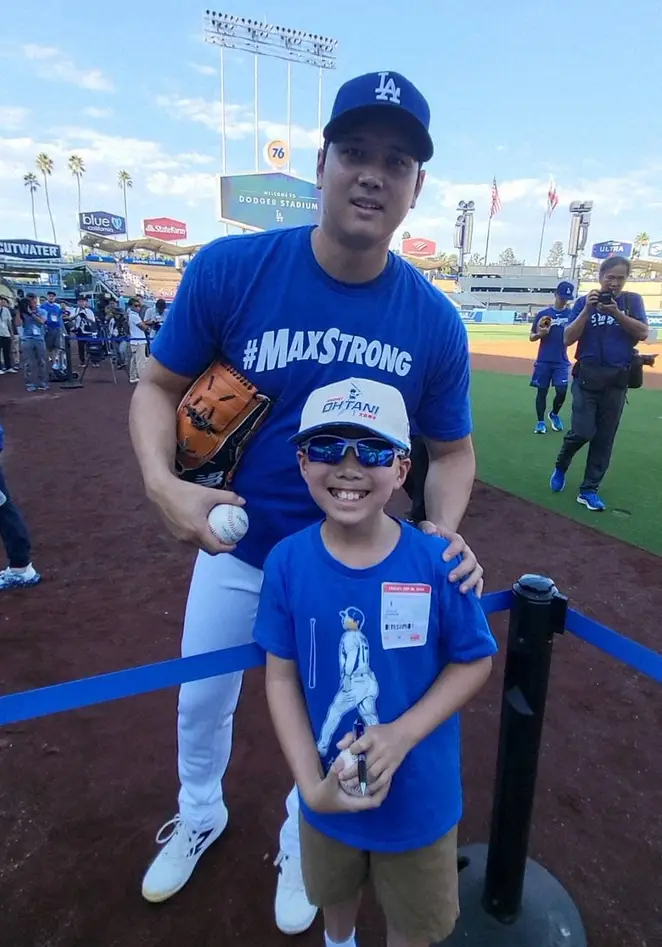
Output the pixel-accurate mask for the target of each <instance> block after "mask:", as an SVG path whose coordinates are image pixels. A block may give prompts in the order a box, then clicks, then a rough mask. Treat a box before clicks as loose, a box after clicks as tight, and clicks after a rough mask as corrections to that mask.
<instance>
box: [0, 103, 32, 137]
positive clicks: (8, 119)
mask: <svg viewBox="0 0 662 947" xmlns="http://www.w3.org/2000/svg"><path fill="white" fill-rule="evenodd" d="M29 114H30V113H29V111H28V109H24V108H20V107H19V106H13V105H0V130H2V131H16V130H17V129H18V128H22V127H23V125H25V120H26V118H27V117H28V115H29Z"/></svg>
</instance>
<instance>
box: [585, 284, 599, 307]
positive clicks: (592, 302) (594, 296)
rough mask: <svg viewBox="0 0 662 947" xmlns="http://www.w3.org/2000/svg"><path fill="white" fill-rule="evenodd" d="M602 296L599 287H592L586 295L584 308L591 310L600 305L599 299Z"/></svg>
mask: <svg viewBox="0 0 662 947" xmlns="http://www.w3.org/2000/svg"><path fill="white" fill-rule="evenodd" d="M599 298H600V293H599V292H598V290H597V289H592V290H591V292H590V293H588V294H587V296H586V302H585V303H584V309H588V310H589V312H590V311H592V310H593V309H595V307H596V306H597V305H598V300H599Z"/></svg>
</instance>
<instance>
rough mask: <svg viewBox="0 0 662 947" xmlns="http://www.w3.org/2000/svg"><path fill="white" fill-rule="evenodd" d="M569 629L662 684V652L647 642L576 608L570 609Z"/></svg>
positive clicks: (567, 626) (567, 621) (568, 617)
mask: <svg viewBox="0 0 662 947" xmlns="http://www.w3.org/2000/svg"><path fill="white" fill-rule="evenodd" d="M566 629H567V630H568V631H570V632H572V634H573V635H576V636H577V637H578V638H581V639H582V641H586V642H588V644H592V645H593V646H594V647H596V648H599V649H600V651H604V652H605V654H609V655H611V657H612V658H616V660H617V661H622V662H623V664H627V665H629V666H630V667H632V668H635V670H637V671H640V672H641V673H642V674H645V675H646V676H647V677H651V678H652V679H653V680H654V681H657V682H658V684H662V654H658V653H657V652H656V651H651V649H650V648H646V647H645V646H644V645H642V644H639V642H637V641H633V640H632V639H631V638H626V637H625V636H624V635H619V634H618V632H616V631H614V630H613V629H612V628H608V627H607V626H606V625H601V624H600V622H599V621H593V619H592V618H587V617H586V615H582V614H581V612H577V611H575V609H574V608H569V609H568V616H567V619H566Z"/></svg>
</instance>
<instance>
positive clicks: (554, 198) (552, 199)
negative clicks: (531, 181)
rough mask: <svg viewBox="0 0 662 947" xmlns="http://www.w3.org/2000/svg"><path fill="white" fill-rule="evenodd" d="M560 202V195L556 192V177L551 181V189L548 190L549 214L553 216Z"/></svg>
mask: <svg viewBox="0 0 662 947" xmlns="http://www.w3.org/2000/svg"><path fill="white" fill-rule="evenodd" d="M558 202H559V195H558V194H557V193H556V181H555V180H554V178H552V180H551V181H550V182H549V190H548V192H547V216H548V217H551V216H552V214H553V213H554V208H555V207H556V205H557V204H558Z"/></svg>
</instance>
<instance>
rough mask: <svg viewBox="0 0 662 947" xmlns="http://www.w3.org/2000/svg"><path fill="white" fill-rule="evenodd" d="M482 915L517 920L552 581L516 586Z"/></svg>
mask: <svg viewBox="0 0 662 947" xmlns="http://www.w3.org/2000/svg"><path fill="white" fill-rule="evenodd" d="M513 592H514V600H513V605H512V608H511V611H510V625H509V627H508V649H507V653H506V671H505V676H504V682H503V694H502V701H501V726H500V729H499V755H498V759H497V775H496V787H495V793H494V807H493V810H492V828H491V832H490V845H489V850H488V855H487V866H486V871H485V891H484V896H483V906H484V907H485V910H486V911H487V912H488V913H489V914H492V915H493V916H494V917H496V918H497V919H498V920H499V921H501V922H503V923H506V924H508V923H511V922H512V921H513V920H515V918H516V917H517V915H518V914H519V911H520V907H521V903H522V889H523V887H524V874H525V871H526V858H527V853H528V850H529V830H530V828H531V816H532V814H533V802H534V797H535V791H536V777H537V774H538V756H539V754H540V741H541V737H542V725H543V720H544V716H545V704H546V701H547V684H548V682H549V670H550V666H551V662H552V648H553V642H554V635H555V634H563V632H564V630H565V617H566V612H567V607H568V602H567V599H566V598H565V596H563V595H561V594H560V593H559V591H558V590H557V588H556V586H555V585H554V583H553V582H552V580H551V579H547V578H543V577H542V576H537V575H525V576H522V578H521V579H520V580H519V582H516V583H515V585H514V586H513Z"/></svg>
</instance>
